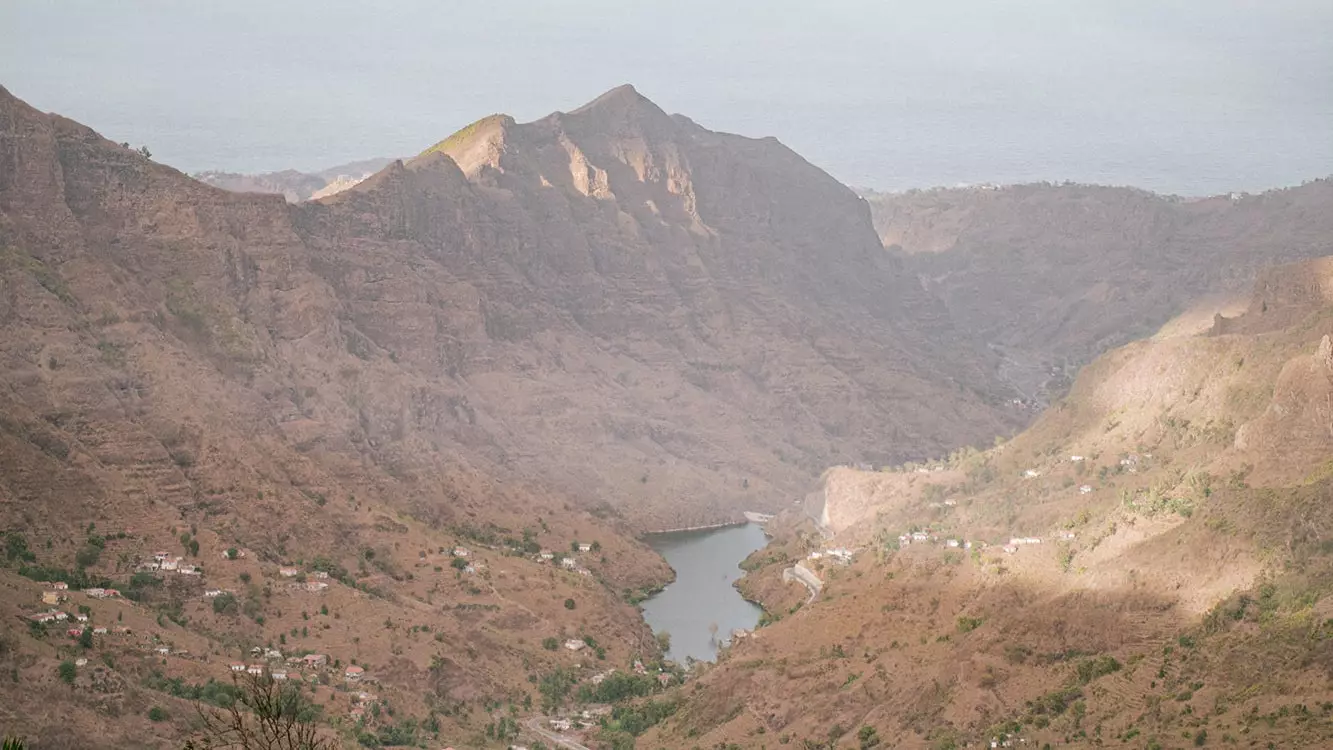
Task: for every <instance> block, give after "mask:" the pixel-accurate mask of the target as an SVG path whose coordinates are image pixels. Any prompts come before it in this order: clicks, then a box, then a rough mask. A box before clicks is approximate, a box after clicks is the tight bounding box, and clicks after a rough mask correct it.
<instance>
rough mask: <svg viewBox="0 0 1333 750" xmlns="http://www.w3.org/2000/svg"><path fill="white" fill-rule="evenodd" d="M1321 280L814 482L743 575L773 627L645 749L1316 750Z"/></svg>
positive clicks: (1325, 570)
mask: <svg viewBox="0 0 1333 750" xmlns="http://www.w3.org/2000/svg"><path fill="white" fill-rule="evenodd" d="M1328 268H1329V265H1328V262H1327V261H1326V260H1318V261H1312V262H1306V263H1302V264H1298V265H1294V266H1286V267H1283V268H1280V269H1275V270H1272V271H1270V272H1268V273H1266V274H1265V275H1264V277H1263V279H1262V281H1261V282H1260V283H1259V284H1257V285H1256V288H1255V291H1254V295H1253V299H1252V301H1251V302H1250V305H1249V307H1248V309H1247V310H1245V312H1244V313H1243V314H1241V315H1239V316H1237V317H1235V318H1231V319H1219V320H1217V321H1215V322H1214V324H1213V326H1211V327H1207V326H1205V327H1203V328H1201V329H1195V330H1194V331H1193V332H1185V331H1184V329H1182V328H1181V327H1175V326H1173V327H1168V329H1166V330H1164V332H1163V333H1162V334H1161V335H1159V336H1158V337H1154V338H1151V339H1148V340H1144V341H1141V342H1136V343H1134V344H1131V345H1129V346H1127V347H1124V348H1121V349H1118V350H1115V351H1113V352H1110V353H1108V354H1106V355H1104V356H1102V357H1100V358H1099V359H1097V360H1096V361H1095V362H1093V363H1092V364H1091V365H1089V366H1088V367H1087V368H1085V369H1084V371H1083V372H1082V373H1081V374H1080V376H1079V378H1078V379H1077V381H1076V382H1075V383H1074V385H1073V388H1072V389H1071V390H1070V392H1069V394H1068V396H1067V397H1066V398H1065V399H1064V400H1062V401H1061V402H1060V403H1058V404H1056V405H1055V406H1053V407H1052V408H1051V410H1049V411H1048V412H1047V413H1046V414H1045V415H1043V417H1042V418H1040V419H1039V420H1038V421H1037V423H1036V424H1034V425H1033V426H1032V427H1031V428H1029V429H1028V430H1026V431H1025V432H1023V433H1021V434H1020V435H1018V436H1017V437H1015V438H1014V439H1013V440H1012V441H1009V442H1007V443H1004V444H1002V445H999V446H997V447H995V448H993V449H990V450H987V451H984V452H977V451H968V450H964V451H958V452H956V453H954V454H953V455H951V456H949V457H946V458H942V459H940V460H939V461H935V462H927V463H924V464H920V465H908V466H903V467H898V468H895V469H888V470H885V471H883V472H864V471H856V470H853V469H847V468H838V469H833V470H831V471H830V472H829V473H827V474H826V476H825V479H824V483H823V486H822V488H821V490H820V492H818V493H816V494H815V495H813V496H812V497H811V498H809V499H808V501H807V508H806V511H807V512H806V513H805V514H793V515H792V517H791V518H788V519H787V520H786V521H784V522H781V523H779V524H778V525H776V526H774V530H775V531H776V533H777V535H778V538H777V540H776V541H775V543H774V544H773V545H771V546H770V548H769V549H768V550H765V551H761V552H759V553H756V554H755V556H754V557H753V558H752V560H751V561H749V562H748V563H747V567H748V568H749V569H750V570H751V572H750V573H749V574H748V575H747V578H746V579H745V580H743V582H742V586H743V588H744V589H745V590H746V591H749V592H750V594H751V595H752V596H755V597H757V598H759V599H760V600H762V601H764V603H765V606H766V608H767V609H768V610H769V614H768V616H767V618H766V619H767V620H768V621H770V622H771V623H772V624H770V625H768V626H767V627H763V628H761V629H760V630H758V631H756V632H755V634H754V635H753V636H751V637H748V638H744V639H740V640H738V642H737V644H736V645H734V646H733V647H732V649H731V650H730V652H729V653H728V655H727V656H726V658H725V659H724V660H723V662H722V663H721V664H720V665H719V666H718V667H716V668H715V669H713V670H712V671H711V672H709V673H707V674H706V675H705V676H704V677H703V678H702V679H701V681H700V683H701V685H702V689H699V690H697V691H696V692H694V693H686V694H684V695H682V696H681V698H680V701H681V702H680V704H679V707H678V710H677V712H676V713H675V714H674V715H673V717H672V718H671V719H670V720H668V721H667V722H666V723H664V724H663V725H662V726H661V727H659V728H658V729H655V730H653V732H651V733H649V734H647V735H645V740H646V741H645V742H643V744H645V745H646V746H651V747H658V746H660V747H671V746H676V745H678V743H680V742H682V741H685V739H684V738H687V737H688V738H690V739H689V741H698V742H700V744H701V746H704V745H707V746H711V745H714V744H716V743H718V742H722V743H724V744H726V743H736V744H737V745H738V746H740V747H763V746H769V745H771V744H773V743H774V742H776V743H778V744H782V743H783V742H787V743H791V742H805V743H806V744H805V745H804V746H806V747H868V746H878V745H876V744H875V743H876V742H879V743H882V744H883V745H884V746H888V747H921V748H940V747H964V746H968V745H971V746H977V745H979V744H989V743H990V742H991V741H993V740H994V741H999V742H1003V741H1005V740H1009V741H1010V742H1012V743H1014V745H1011V746H1017V745H1018V743H1019V742H1020V741H1023V742H1025V743H1026V744H1027V745H1029V746H1036V747H1044V746H1046V745H1047V744H1049V745H1050V746H1051V747H1089V746H1124V747H1158V748H1171V747H1187V746H1189V747H1194V746H1209V747H1211V746H1215V745H1216V746H1230V745H1240V746H1254V747H1322V746H1324V745H1326V744H1328V743H1329V742H1330V741H1333V690H1331V689H1330V684H1331V683H1330V680H1333V662H1330V656H1329V654H1330V651H1329V645H1328V644H1329V643H1330V640H1329V638H1330V633H1333V619H1331V618H1330V612H1329V610H1328V607H1327V603H1326V601H1325V598H1326V597H1327V596H1328V595H1329V594H1330V593H1333V556H1331V555H1330V549H1329V547H1328V545H1327V544H1326V542H1325V540H1326V539H1327V537H1328V535H1329V532H1330V531H1331V530H1333V515H1330V512H1329V508H1330V507H1333V506H1330V504H1329V503H1330V499H1333V482H1331V480H1330V473H1329V463H1328V456H1330V455H1333V427H1330V425H1333V422H1331V421H1330V420H1331V419H1333V411H1330V409H1329V406H1328V404H1329V399H1330V398H1331V397H1333V344H1331V343H1330V340H1331V339H1330V334H1331V333H1333V308H1330V307H1329V305H1328V301H1327V295H1326V292H1325V291H1324V290H1326V289H1327V288H1328V283H1329V278H1330V276H1329V273H1328ZM816 521H820V522H822V528H821V526H820V525H817V524H816ZM844 548H845V549H847V550H850V552H851V554H852V561H851V562H850V564H842V563H840V562H839V561H838V559H837V556H836V554H830V553H829V550H833V551H834V552H835V553H837V554H842V553H841V552H839V550H841V549H844ZM811 552H814V553H819V554H815V555H813V556H811V555H809V554H807V553H811ZM795 565H800V566H802V567H804V568H805V569H806V570H808V571H809V572H810V573H812V574H814V575H815V576H817V577H819V578H820V579H821V581H822V584H823V586H822V590H821V591H820V592H819V594H818V596H817V597H816V599H815V600H814V601H813V602H812V603H809V604H805V603H804V600H805V594H806V592H805V590H804V588H802V587H801V586H799V585H798V584H797V583H795V582H786V581H787V579H788V578H790V576H788V575H784V571H787V570H790V569H791V568H792V566H795ZM793 590H794V592H796V593H793ZM866 728H868V729H866ZM775 738H776V739H775ZM784 738H785V739H784ZM867 738H868V739H867ZM867 743H869V744H867Z"/></svg>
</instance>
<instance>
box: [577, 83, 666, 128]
mask: <svg viewBox="0 0 1333 750" xmlns="http://www.w3.org/2000/svg"><path fill="white" fill-rule="evenodd" d="M568 116H569V117H572V118H577V119H587V120H590V121H592V122H595V123H597V124H599V125H602V126H605V125H609V124H612V123H616V122H626V121H637V122H653V121H657V122H663V123H666V124H670V122H671V118H670V116H669V115H667V113H666V112H664V111H663V110H662V108H661V107H658V106H657V105H656V104H654V103H653V102H652V100H650V99H649V98H648V97H646V96H644V95H643V94H640V93H639V92H638V90H637V89H635V88H634V87H633V86H631V85H630V84H628V83H626V84H624V85H621V86H617V87H615V88H613V89H611V90H610V91H608V92H606V93H605V94H602V95H601V96H599V97H597V98H596V99H593V100H592V101H590V102H588V103H587V104H585V105H583V106H582V107H579V108H578V109H576V110H574V111H572V112H569V113H568Z"/></svg>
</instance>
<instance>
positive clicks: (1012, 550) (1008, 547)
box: [1004, 544, 1018, 555]
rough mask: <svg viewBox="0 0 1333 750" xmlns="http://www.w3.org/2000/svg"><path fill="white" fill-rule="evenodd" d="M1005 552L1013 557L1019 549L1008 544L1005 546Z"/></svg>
mask: <svg viewBox="0 0 1333 750" xmlns="http://www.w3.org/2000/svg"><path fill="white" fill-rule="evenodd" d="M1004 551H1005V552H1008V553H1009V554H1011V555H1012V554H1014V553H1015V552H1017V551H1018V547H1017V546H1015V545H1012V544H1006V545H1004Z"/></svg>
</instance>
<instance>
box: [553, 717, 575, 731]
mask: <svg viewBox="0 0 1333 750" xmlns="http://www.w3.org/2000/svg"><path fill="white" fill-rule="evenodd" d="M551 728H552V729H554V730H555V731H557V732H568V731H569V730H571V729H573V728H574V723H573V722H572V721H570V720H569V719H551Z"/></svg>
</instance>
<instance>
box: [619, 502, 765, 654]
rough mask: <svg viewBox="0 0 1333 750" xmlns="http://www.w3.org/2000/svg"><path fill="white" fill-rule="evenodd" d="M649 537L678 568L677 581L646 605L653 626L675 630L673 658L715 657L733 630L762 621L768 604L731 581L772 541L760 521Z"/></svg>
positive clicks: (653, 545) (648, 618) (672, 641)
mask: <svg viewBox="0 0 1333 750" xmlns="http://www.w3.org/2000/svg"><path fill="white" fill-rule="evenodd" d="M644 541H645V542H647V543H648V545H649V546H650V547H652V548H653V549H654V550H657V552H658V554H660V555H662V557H665V558H666V561H667V562H668V563H669V564H670V565H671V567H672V569H673V570H675V571H676V580H675V582H674V583H672V584H671V585H669V586H667V587H666V589H665V590H663V591H662V592H661V593H659V594H657V595H655V596H653V597H652V598H650V599H648V600H647V601H645V602H643V605H642V606H643V617H644V619H645V620H647V621H648V625H649V626H651V627H652V629H653V632H654V633H660V632H662V631H663V630H665V631H666V632H668V633H670V634H671V650H670V651H669V652H668V653H667V656H668V657H669V658H671V659H675V660H676V661H678V662H682V663H683V662H684V661H685V657H687V656H689V657H694V658H695V659H697V660H699V661H713V660H714V658H715V657H716V656H717V648H718V645H719V643H720V642H721V641H722V640H723V639H725V638H730V637H731V631H733V630H735V629H736V628H744V629H746V630H752V629H753V628H754V626H755V625H756V624H757V623H758V622H759V615H760V614H761V613H762V612H763V610H762V609H760V608H759V607H758V606H757V605H754V604H751V603H750V602H747V601H745V600H744V599H742V598H741V595H740V592H739V591H737V590H736V589H735V588H734V587H733V586H732V584H733V583H735V582H736V580H737V579H738V578H740V577H741V574H742V571H741V569H740V562H741V561H742V560H744V559H745V558H746V556H748V555H749V554H750V553H751V552H754V551H755V550H757V549H761V548H762V547H763V546H764V545H765V544H767V542H768V540H767V539H766V538H765V537H764V532H763V528H762V527H761V526H759V525H758V524H754V523H748V524H745V525H744V526H729V527H727V528H722V529H704V530H702V531H673V532H669V533H665V534H650V535H648V536H646V537H644ZM714 625H716V628H714V627H712V626H714ZM714 634H716V638H715V637H714Z"/></svg>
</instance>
